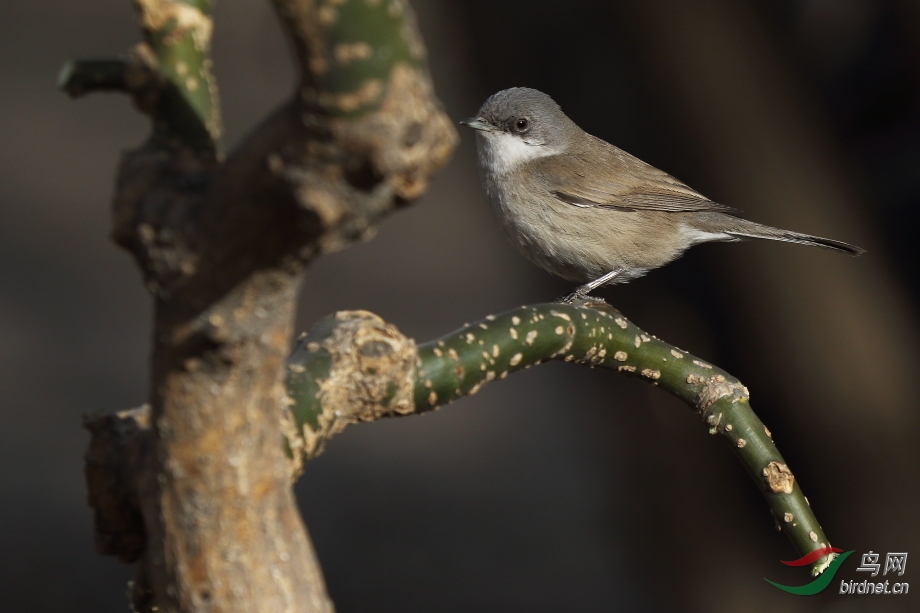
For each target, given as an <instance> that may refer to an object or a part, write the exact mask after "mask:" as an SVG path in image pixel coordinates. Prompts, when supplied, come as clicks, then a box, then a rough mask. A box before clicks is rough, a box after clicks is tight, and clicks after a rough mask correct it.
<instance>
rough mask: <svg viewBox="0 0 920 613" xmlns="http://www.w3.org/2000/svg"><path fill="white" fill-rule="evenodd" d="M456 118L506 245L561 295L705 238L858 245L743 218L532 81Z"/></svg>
mask: <svg viewBox="0 0 920 613" xmlns="http://www.w3.org/2000/svg"><path fill="white" fill-rule="evenodd" d="M460 123H461V124H463V125H465V126H469V127H470V128H473V129H474V130H476V146H477V149H478V150H479V166H480V170H481V172H482V178H483V184H484V185H485V190H486V194H487V195H488V197H489V202H490V203H491V205H492V208H493V210H494V211H495V213H496V214H497V216H498V219H499V221H500V222H501V225H502V229H503V230H504V232H505V234H506V235H507V236H508V238H509V239H510V240H511V242H512V243H513V244H514V246H515V247H517V248H518V250H520V252H521V253H523V254H524V256H525V257H527V259H529V260H530V261H531V262H533V263H534V264H536V265H537V266H540V267H542V268H543V269H544V270H546V271H548V272H550V273H552V274H554V275H558V276H560V277H562V278H564V279H568V280H569V281H575V282H577V283H583V284H584V285H581V286H580V287H579V288H578V289H576V290H575V293H574V294H572V295H571V296H568V297H567V298H566V299H565V300H566V301H568V302H571V301H574V300H576V299H582V300H583V299H585V297H586V296H587V295H588V294H589V293H590V292H591V291H593V290H594V289H596V288H598V287H600V286H602V285H606V284H609V283H625V282H627V281H630V280H632V279H635V278H637V277H641V276H642V275H644V274H645V273H646V272H648V271H649V270H651V269H653V268H658V267H659V266H664V265H665V264H667V263H668V262H670V261H672V260H674V259H676V258H678V257H680V255H681V254H682V253H683V252H684V251H685V250H686V249H687V248H689V247H692V246H693V245H697V244H699V243H705V242H708V241H737V240H742V239H745V238H765V239H770V240H777V241H786V242H790V243H799V244H801V245H813V246H815V247H824V248H826V249H835V250H837V251H843V252H844V253H849V254H851V255H859V254H860V253H863V251H864V250H863V249H861V248H859V247H854V246H853V245H848V244H847V243H842V242H840V241H835V240H830V239H827V238H819V237H817V236H809V235H807V234H799V233H798V232H790V231H789V230H780V229H779V228H771V227H770V226H765V225H762V224H759V223H754V222H753V221H747V220H746V219H742V218H741V217H739V216H738V215H739V211H737V210H736V209H733V208H731V207H729V206H725V205H724V204H718V203H716V202H713V201H712V200H709V199H708V198H706V197H705V196H703V195H702V194H700V193H698V192H696V191H694V190H693V189H691V188H690V187H688V186H686V185H684V184H683V183H681V182H680V181H678V180H677V179H675V178H674V177H672V176H671V175H669V174H667V173H665V172H662V171H660V170H658V169H657V168H655V167H653V166H650V165H648V164H646V163H645V162H643V161H642V160H639V159H637V158H635V157H633V156H631V155H629V154H628V153H626V152H625V151H622V150H620V149H617V148H616V147H614V146H613V145H611V144H610V143H607V142H605V141H603V140H601V139H599V138H597V137H595V136H591V135H590V134H588V133H587V132H585V131H584V130H582V129H581V128H579V127H578V126H577V125H575V122H573V121H572V120H571V119H569V118H568V117H567V116H566V115H565V113H563V112H562V109H561V108H559V105H558V104H556V103H555V102H554V101H553V99H552V98H550V97H549V96H547V95H546V94H544V93H543V92H539V91H537V90H535V89H529V88H526V87H514V88H511V89H506V90H503V91H500V92H498V93H497V94H494V95H493V96H491V97H490V98H489V99H488V100H486V101H485V104H483V105H482V108H481V109H479V114H478V115H477V116H476V117H471V118H470V119H466V120H464V121H461V122H460Z"/></svg>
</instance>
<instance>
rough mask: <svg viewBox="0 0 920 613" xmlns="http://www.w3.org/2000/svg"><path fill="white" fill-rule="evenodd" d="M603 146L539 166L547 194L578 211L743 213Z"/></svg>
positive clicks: (542, 163) (539, 163) (624, 154)
mask: <svg viewBox="0 0 920 613" xmlns="http://www.w3.org/2000/svg"><path fill="white" fill-rule="evenodd" d="M598 140H599V139H598ZM600 142H601V143H603V144H604V145H606V147H604V148H603V149H602V150H601V152H598V150H594V151H592V152H590V153H584V154H565V155H554V156H550V157H547V158H543V159H541V160H537V161H535V163H536V164H537V167H538V169H539V170H538V172H539V174H540V176H541V178H542V180H543V182H544V185H545V187H546V189H547V191H549V192H550V193H551V194H552V195H553V196H554V197H556V198H557V199H558V200H561V201H562V202H566V203H568V204H571V205H574V206H578V207H596V208H606V209H616V210H620V211H662V212H667V213H679V212H704V211H717V212H720V213H726V214H728V215H739V214H740V211H739V210H738V209H735V208H732V207H730V206H726V205H724V204H719V203H717V202H713V201H712V200H710V199H709V198H706V197H705V196H703V195H702V194H700V193H699V192H697V191H695V190H694V189H692V188H690V187H688V186H687V185H685V184H683V183H681V182H680V181H678V180H677V179H675V178H674V177H672V176H671V175H669V174H667V173H666V172H663V171H661V170H658V169H657V168H655V167H654V166H650V165H649V164H646V163H645V162H643V161H642V160H640V159H638V158H635V157H633V156H631V155H629V154H628V153H626V152H625V151H622V150H620V149H617V148H616V147H614V146H613V145H610V144H608V143H605V142H604V141H600Z"/></svg>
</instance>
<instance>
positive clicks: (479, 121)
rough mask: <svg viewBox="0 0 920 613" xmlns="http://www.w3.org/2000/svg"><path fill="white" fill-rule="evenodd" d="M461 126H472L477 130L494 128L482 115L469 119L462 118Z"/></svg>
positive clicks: (490, 130) (487, 130)
mask: <svg viewBox="0 0 920 613" xmlns="http://www.w3.org/2000/svg"><path fill="white" fill-rule="evenodd" d="M460 125H461V126H466V127H468V128H473V129H474V130H479V131H480V132H493V131H494V130H495V128H494V127H492V124H490V123H487V122H486V120H484V119H483V118H482V117H470V118H469V119H464V120H463V121H461V122H460Z"/></svg>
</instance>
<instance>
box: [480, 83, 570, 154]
mask: <svg viewBox="0 0 920 613" xmlns="http://www.w3.org/2000/svg"><path fill="white" fill-rule="evenodd" d="M478 116H479V118H480V119H482V120H483V121H485V122H487V123H488V124H490V125H491V126H493V127H494V128H495V129H496V130H500V131H502V132H506V133H509V134H514V135H517V136H520V137H521V138H523V139H524V140H526V141H528V142H530V143H531V144H541V145H550V146H554V145H560V144H563V143H564V142H565V141H567V140H568V139H569V138H570V137H571V136H572V135H574V134H575V133H577V132H578V130H579V128H578V126H577V125H575V123H574V122H573V121H572V120H571V119H569V118H568V117H567V116H566V114H565V113H563V112H562V109H561V108H559V105H558V104H556V102H555V101H554V100H553V99H552V98H550V97H549V96H547V95H546V94H544V93H543V92H541V91H538V90H536V89H531V88H529V87H512V88H510V89H504V90H502V91H500V92H498V93H496V94H493V95H492V96H490V97H489V99H488V100H486V101H485V102H484V103H483V105H482V108H480V109H479V113H478Z"/></svg>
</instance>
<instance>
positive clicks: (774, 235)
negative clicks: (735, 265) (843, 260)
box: [723, 218, 866, 255]
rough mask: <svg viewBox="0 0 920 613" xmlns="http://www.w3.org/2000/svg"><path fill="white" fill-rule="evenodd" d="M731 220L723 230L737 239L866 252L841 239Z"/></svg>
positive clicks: (854, 253) (741, 220) (742, 220)
mask: <svg viewBox="0 0 920 613" xmlns="http://www.w3.org/2000/svg"><path fill="white" fill-rule="evenodd" d="M732 221H733V222H734V223H733V224H732V225H734V226H735V227H733V228H731V229H730V230H723V232H725V234H728V235H729V236H731V237H734V238H738V239H743V238H763V239H767V240H774V241H784V242H787V243H798V244H799V245H811V246H812V247H822V248H824V249H833V250H834V251H842V252H844V253H847V254H849V255H859V254H861V253H865V252H866V250H865V249H863V248H862V247H857V246H856V245H851V244H849V243H844V242H843V241H835V240H833V239H830V238H821V237H820V236H811V235H810V234H800V233H799V232H792V231H790V230H782V229H780V228H773V227H771V226H765V225H763V224H759V223H756V222H753V221H748V220H746V219H739V218H735V219H733V220H732Z"/></svg>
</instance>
